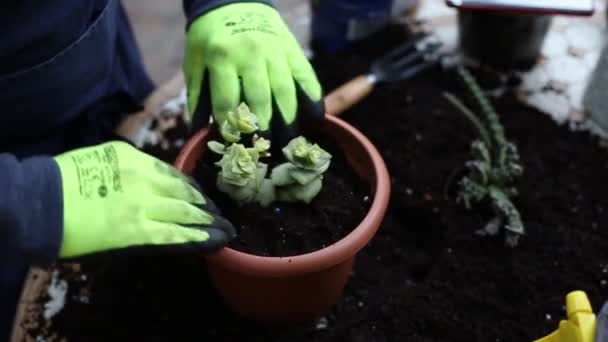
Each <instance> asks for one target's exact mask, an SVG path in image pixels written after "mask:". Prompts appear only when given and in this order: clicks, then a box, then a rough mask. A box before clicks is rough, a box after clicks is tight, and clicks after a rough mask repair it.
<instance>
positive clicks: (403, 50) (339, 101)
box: [325, 34, 441, 116]
mask: <svg viewBox="0 0 608 342" xmlns="http://www.w3.org/2000/svg"><path fill="white" fill-rule="evenodd" d="M428 37H429V36H428V35H427V34H417V35H416V36H415V37H414V38H413V39H411V40H409V41H407V42H405V43H404V44H402V45H399V46H398V47H396V48H395V49H394V50H392V51H390V52H389V53H387V54H386V55H384V56H382V57H380V58H379V59H377V60H376V61H375V62H373V63H372V65H371V67H370V71H369V73H368V74H367V75H360V76H357V77H355V78H353V79H352V80H350V81H348V82H346V83H345V84H343V85H341V86H340V87H338V88H337V89H335V90H333V91H332V92H331V93H329V94H328V95H327V96H326V97H325V111H326V112H327V113H328V114H330V115H336V116H337V115H340V114H342V113H343V112H344V111H346V110H348V109H349V108H351V107H352V106H353V105H355V104H356V103H358V102H359V101H361V100H362V99H363V98H365V97H366V96H367V95H369V94H370V93H371V92H372V90H373V89H374V87H375V85H376V84H377V83H379V82H396V81H404V80H408V79H410V78H412V77H414V76H415V75H417V74H419V73H420V72H422V71H424V70H426V69H428V68H430V67H432V66H433V65H435V64H436V63H437V62H438V61H439V53H438V51H439V48H440V47H441V43H439V42H435V41H429V40H427V39H426V38H428Z"/></svg>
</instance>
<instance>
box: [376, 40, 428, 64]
mask: <svg viewBox="0 0 608 342" xmlns="http://www.w3.org/2000/svg"><path fill="white" fill-rule="evenodd" d="M427 36H428V34H426V33H416V35H415V36H414V38H412V39H411V40H409V41H408V42H407V43H405V44H402V45H401V46H399V47H397V48H396V49H395V50H393V51H391V52H389V53H388V54H386V55H384V56H382V57H381V58H380V59H378V63H379V64H384V63H390V61H391V60H393V59H396V58H399V57H400V56H401V55H403V53H404V52H406V51H408V50H410V49H411V48H412V47H414V46H415V45H416V43H418V42H419V41H421V40H422V39H423V38H425V37H427Z"/></svg>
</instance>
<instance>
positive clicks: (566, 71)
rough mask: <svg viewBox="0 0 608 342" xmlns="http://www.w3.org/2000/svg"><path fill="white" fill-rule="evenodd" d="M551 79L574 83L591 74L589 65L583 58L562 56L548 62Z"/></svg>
mask: <svg viewBox="0 0 608 342" xmlns="http://www.w3.org/2000/svg"><path fill="white" fill-rule="evenodd" d="M546 67H547V72H548V74H549V75H550V77H551V79H554V80H557V81H563V82H566V83H574V82H581V81H583V80H584V79H585V78H586V77H587V75H588V74H589V67H588V66H587V64H585V62H584V61H583V60H580V59H578V58H575V57H572V56H561V57H558V58H555V59H551V60H550V61H549V62H548V63H547V66H546Z"/></svg>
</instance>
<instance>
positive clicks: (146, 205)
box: [55, 142, 235, 258]
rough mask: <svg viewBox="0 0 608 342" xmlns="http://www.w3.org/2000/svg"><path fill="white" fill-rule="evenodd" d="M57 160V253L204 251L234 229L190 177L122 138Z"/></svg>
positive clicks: (229, 236) (225, 240)
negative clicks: (60, 205)
mask: <svg viewBox="0 0 608 342" xmlns="http://www.w3.org/2000/svg"><path fill="white" fill-rule="evenodd" d="M55 160H56V162H57V164H58V165H59V169H60V172H61V178H62V187H63V213H64V215H63V242H62V245H61V250H60V255H59V257H60V258H76V257H81V256H86V255H90V254H98V253H101V252H109V251H116V250H125V249H133V248H151V247H154V248H157V249H159V250H160V249H165V250H167V249H168V250H170V251H193V252H194V251H201V252H208V251H212V250H215V249H218V248H221V247H222V246H224V245H225V244H226V243H228V242H229V241H230V240H231V239H232V238H234V236H235V230H234V228H233V226H232V225H231V224H230V223H229V222H228V221H227V220H225V219H223V218H222V217H220V216H219V213H218V211H217V209H216V208H215V206H214V205H213V203H212V202H211V201H210V200H209V199H208V198H206V197H205V196H204V195H203V194H202V193H201V191H200V190H199V189H197V188H198V186H197V185H196V184H195V183H194V182H193V181H191V180H190V179H189V178H188V177H186V176H185V175H183V174H182V173H180V172H178V171H177V170H176V169H174V168H173V167H171V166H170V165H168V164H165V163H163V162H161V161H160V160H158V159H156V158H154V157H151V156H149V155H147V154H145V153H143V152H140V151H138V150H137V149H136V148H134V147H132V146H131V145H129V144H127V143H125V142H109V143H105V144H101V145H97V146H93V147H86V148H81V149H78V150H74V151H70V152H66V153H64V154H61V155H59V156H56V157H55Z"/></svg>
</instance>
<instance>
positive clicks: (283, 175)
mask: <svg viewBox="0 0 608 342" xmlns="http://www.w3.org/2000/svg"><path fill="white" fill-rule="evenodd" d="M295 169H296V167H295V166H294V165H293V164H290V163H283V164H281V165H278V166H276V167H275V168H274V169H272V172H271V173H270V179H271V180H272V183H273V184H274V185H276V186H286V185H289V184H293V183H294V182H295V179H293V178H292V177H291V173H292V172H293V170H295Z"/></svg>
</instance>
